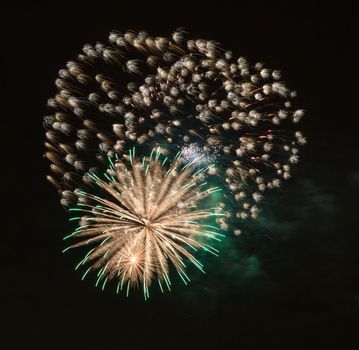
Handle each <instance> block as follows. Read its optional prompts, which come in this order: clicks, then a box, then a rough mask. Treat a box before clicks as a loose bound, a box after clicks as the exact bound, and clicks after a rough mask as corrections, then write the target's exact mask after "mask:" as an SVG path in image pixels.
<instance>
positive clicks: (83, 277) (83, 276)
mask: <svg viewBox="0 0 359 350" xmlns="http://www.w3.org/2000/svg"><path fill="white" fill-rule="evenodd" d="M90 270H91V266H90V267H89V268H88V269H87V270H86V272H85V273H84V274H83V275H82V278H81V281H83V280H84V279H85V277H86V275H87V274H88V273H89V272H90Z"/></svg>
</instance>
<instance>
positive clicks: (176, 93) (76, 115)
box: [44, 30, 306, 297]
mask: <svg viewBox="0 0 359 350" xmlns="http://www.w3.org/2000/svg"><path fill="white" fill-rule="evenodd" d="M56 86H57V88H58V90H59V92H58V93H57V94H56V95H55V96H54V98H51V99H49V101H48V106H49V107H50V108H51V109H52V111H53V113H52V114H51V115H49V116H46V117H45V118H44V126H45V128H46V129H47V132H46V137H47V140H48V141H47V142H46V144H45V145H46V147H47V149H48V150H47V152H46V153H45V156H46V157H47V158H48V159H49V160H50V161H51V163H52V164H51V170H52V172H53V175H49V176H48V180H49V181H50V182H51V183H52V184H53V185H54V186H55V187H56V188H57V189H58V192H59V194H60V196H61V204H62V205H63V206H64V207H66V208H69V210H70V211H71V210H79V211H80V212H82V215H83V216H80V217H79V226H78V228H77V229H76V231H75V234H72V235H70V237H73V236H75V237H78V238H82V237H87V236H91V238H90V239H87V240H81V241H80V242H79V243H75V244H73V245H72V246H70V247H75V246H81V245H87V244H93V243H96V242H97V244H98V243H99V244H98V245H97V246H95V248H93V249H92V250H90V253H87V255H86V257H85V258H84V260H83V261H81V263H80V264H79V265H78V267H79V266H81V265H83V264H84V263H85V262H90V261H95V262H94V263H93V265H92V266H91V267H90V268H89V269H88V270H87V271H86V273H87V272H88V271H90V270H91V269H93V270H96V269H99V273H98V281H97V283H99V281H100V280H103V281H104V282H103V283H104V285H105V284H106V281H107V279H108V278H110V279H111V278H113V277H114V276H117V277H118V280H119V286H120V287H121V288H122V286H124V285H127V287H126V288H127V291H128V289H129V288H130V287H131V286H135V285H139V284H142V286H143V288H144V295H145V297H147V296H148V287H149V286H150V284H151V282H152V280H155V279H157V280H158V282H159V284H160V287H161V289H162V284H161V283H162V282H163V281H164V283H165V284H167V286H168V287H169V285H170V280H169V277H168V276H169V267H168V262H169V261H170V262H171V264H172V265H173V266H174V267H175V269H176V270H177V272H178V273H179V275H180V276H181V278H182V279H183V280H184V281H186V280H187V279H188V277H187V275H186V274H185V272H184V266H185V261H184V259H185V260H188V261H191V262H192V263H193V264H194V265H196V266H197V267H198V268H200V269H202V265H201V263H200V262H199V261H198V260H197V259H196V258H195V257H194V256H193V255H192V253H190V252H189V251H188V250H187V249H186V248H185V246H188V247H190V249H197V248H205V250H207V251H211V252H214V251H213V249H214V248H212V247H210V246H209V245H207V243H203V242H202V238H206V237H207V239H213V238H217V239H218V235H220V234H215V232H216V229H215V228H214V226H213V225H207V226H206V224H205V222H207V224H208V220H210V217H211V216H216V224H217V226H218V228H219V229H220V230H221V231H228V232H233V233H234V234H236V235H238V234H240V232H241V231H240V228H239V227H240V222H241V220H244V219H246V218H247V217H252V218H256V217H257V214H258V208H257V203H258V202H260V201H261V200H262V198H263V193H264V192H265V190H266V189H272V188H278V187H280V186H281V182H282V180H283V179H288V178H289V177H290V176H291V167H292V165H294V164H296V163H298V161H299V155H298V153H299V149H298V148H299V146H300V145H303V144H304V143H305V142H306V139H305V137H304V136H303V134H302V133H301V132H300V131H289V130H290V129H292V128H290V127H288V125H289V124H291V123H294V124H296V123H298V122H299V121H300V119H301V118H302V117H303V115H304V111H303V110H301V109H294V108H293V107H292V101H291V100H292V99H293V97H295V95H296V93H295V92H294V91H291V90H290V89H288V88H287V86H286V85H285V83H284V82H283V81H282V77H281V73H280V71H278V70H271V69H268V68H266V67H265V66H264V64H263V63H256V64H254V65H251V64H249V62H248V61H247V60H246V59H245V58H243V57H239V58H235V57H234V56H233V54H232V52H231V51H225V50H223V49H222V48H221V47H220V46H219V44H218V43H216V42H215V41H210V40H203V39H197V40H192V39H187V38H186V33H185V32H184V31H183V30H177V31H175V32H174V33H173V35H172V38H165V37H152V36H150V35H149V34H148V33H147V32H143V31H142V32H139V33H136V32H133V31H127V32H125V33H124V34H121V33H119V32H116V31H114V32H111V33H110V35H109V40H108V43H107V44H106V45H104V44H102V43H97V44H96V45H94V46H93V45H90V44H86V45H85V46H84V47H83V51H82V53H80V54H79V55H78V56H77V58H76V60H73V61H70V62H68V63H67V65H66V68H65V69H61V70H60V71H59V77H58V79H57V80H56ZM135 150H136V153H137V155H136V154H135ZM150 153H151V154H150ZM149 154H150V155H149ZM154 154H155V155H154ZM140 159H142V160H141V161H140ZM161 159H166V161H164V162H163V161H160V160H161ZM170 159H173V161H171V160H170ZM181 167H182V169H184V170H180V168H181ZM102 173H104V174H105V179H104V180H101V179H100V178H99V177H98V175H96V174H102ZM176 177H178V178H177V179H176ZM199 180H200V181H202V182H201V183H199V182H200V181H199ZM166 181H168V183H167V182H166ZM207 183H213V184H216V185H217V186H215V187H214V188H215V189H216V190H217V189H218V187H220V189H221V193H222V199H221V200H220V201H219V200H217V203H216V207H215V208H208V209H201V208H202V207H203V203H204V202H206V201H203V198H204V197H205V196H210V195H211V193H212V192H213V191H215V190H214V189H213V188H210V189H209V190H206V191H202V188H203V186H206V184H207ZM99 190H100V192H102V195H101V196H97V195H95V194H94V193H95V192H96V191H97V192H98V191H99ZM184 190H185V191H184ZM183 191H184V192H183ZM182 192H183V197H181V196H179V194H180V193H182ZM160 193H161V195H159V194H160ZM173 193H176V195H175V196H173ZM174 198H176V199H175V200H174ZM138 201H140V202H141V201H142V202H141V203H140V202H138ZM207 201H208V200H207ZM161 208H162V209H161ZM163 208H167V211H166V210H164V209H163ZM156 211H157V214H155V213H156ZM159 213H160V214H159ZM156 215H157V216H156ZM173 225H174V226H173ZM172 226H173V227H172ZM208 226H210V227H212V228H211V229H209V227H208ZM171 227H172V228H171Z"/></svg>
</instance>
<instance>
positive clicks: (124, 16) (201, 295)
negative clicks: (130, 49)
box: [0, 1, 359, 350]
mask: <svg viewBox="0 0 359 350" xmlns="http://www.w3.org/2000/svg"><path fill="white" fill-rule="evenodd" d="M353 13H354V8H351V7H350V6H349V7H346V6H345V4H344V3H343V2H338V3H337V4H336V5H328V4H325V5H324V2H323V3H322V4H319V3H318V4H310V5H308V4H305V3H303V2H295V3H292V2H290V1H288V2H287V3H284V4H282V5H279V3H278V2H275V4H267V5H266V6H263V5H262V4H261V3H260V2H258V1H253V2H247V1H246V2H244V1H236V2H233V3H229V2H223V1H217V2H213V3H210V2H209V1H208V2H207V3H205V2H201V3H199V2H198V4H196V3H195V1H192V3H191V4H186V3H183V2H180V1H176V2H172V1H171V2H170V1H169V2H168V3H167V4H163V5H160V4H156V3H153V2H148V3H147V4H146V5H142V4H141V3H139V2H135V1H133V2H129V3H124V2H120V1H118V2H112V3H111V4H110V3H108V2H105V1H102V2H98V3H96V4H92V3H90V2H88V3H87V5H83V7H80V6H78V7H77V8H75V4H74V3H73V4H66V5H65V4H64V3H60V2H53V3H51V4H48V5H41V6H40V5H38V6H36V5H32V6H25V7H23V6H20V5H16V4H13V5H11V6H8V7H7V8H4V11H3V14H4V15H5V17H6V18H5V20H6V21H5V22H6V23H7V27H6V30H5V31H3V37H4V40H3V42H5V48H4V47H3V49H4V50H2V51H3V53H2V56H3V58H5V63H4V64H3V70H2V78H5V79H2V81H3V84H4V85H5V90H6V92H5V95H4V94H3V95H2V100H3V101H2V102H3V103H5V105H6V110H5V112H4V114H3V115H2V116H1V122H2V141H3V147H2V159H3V162H2V164H1V165H2V173H3V175H5V176H6V180H5V181H3V182H2V185H3V187H2V192H3V193H4V192H5V194H6V197H7V198H6V197H5V198H3V200H2V205H3V209H2V214H3V216H4V218H5V225H4V226H3V227H2V230H1V231H2V232H1V235H2V241H3V245H2V250H1V252H2V254H1V255H2V257H4V263H3V264H2V268H1V269H2V271H1V275H0V276H1V285H2V287H1V290H2V293H3V295H4V296H3V297H2V298H1V299H0V300H1V304H2V305H1V315H2V320H3V323H4V324H5V325H6V327H5V328H4V327H2V331H4V336H3V337H2V340H1V342H2V343H3V344H4V347H3V346H1V348H3V349H24V348H34V349H40V348H41V349H42V348H44V349H57V348H62V349H75V348H78V349H86V348H97V349H136V348H140V347H141V348H145V347H147V348H152V347H156V348H157V347H159V348H162V347H163V348H177V347H183V346H186V348H189V349H192V348H238V349H259V348H264V347H265V348H267V349H271V348H274V349H286V350H291V349H312V348H313V349H314V348H315V349H328V348H334V347H335V348H357V347H358V345H357V343H358V341H357V337H356V335H355V331H356V330H357V329H358V321H359V318H358V311H359V283H358V267H359V258H358V249H359V238H358V229H357V226H358V225H357V216H358V213H357V207H358V205H357V198H358V190H359V159H358V153H357V151H358V146H357V143H358V137H357V132H358V126H359V125H358V107H357V106H358V104H357V102H356V101H357V94H358V89H357V86H356V85H354V75H356V73H357V59H356V58H355V53H354V51H355V46H357V40H356V33H355V28H356V23H355V22H354V16H352V14H353ZM177 27H185V28H186V29H187V30H188V31H189V32H190V33H191V34H192V35H193V36H194V37H204V38H207V39H215V40H217V41H219V42H221V43H222V45H223V47H225V48H229V49H232V50H233V51H234V53H235V54H236V55H242V56H246V57H247V58H248V59H249V60H250V61H252V62H255V61H259V60H260V61H264V62H266V63H267V65H268V66H269V67H274V68H281V69H282V71H283V73H284V76H285V79H286V81H287V82H288V83H289V85H290V86H293V87H295V88H296V89H297V90H298V91H299V92H300V95H299V98H298V104H300V106H303V107H304V108H305V109H306V110H307V115H306V118H305V121H304V122H303V123H302V124H301V128H302V129H303V131H304V133H305V134H306V136H308V139H309V143H308V145H307V146H306V147H305V148H304V150H303V153H302V163H300V165H299V166H298V167H297V169H296V171H295V178H294V179H293V180H291V181H289V182H288V183H286V184H285V186H284V187H283V189H282V190H281V192H278V193H273V194H271V195H270V196H269V198H268V200H267V201H266V203H265V204H264V207H263V210H262V213H261V217H262V218H261V219H259V220H258V222H257V223H251V224H248V228H247V230H245V233H244V234H243V235H242V236H240V237H239V238H237V239H236V240H233V239H229V240H228V241H227V243H226V246H227V248H228V250H227V251H226V250H225V251H224V253H223V258H219V259H217V260H212V261H211V262H210V263H209V265H210V266H209V268H207V271H208V274H207V275H205V276H197V277H196V278H195V279H194V281H193V283H192V284H191V285H190V286H189V287H184V286H178V287H177V288H176V289H175V290H174V291H173V292H171V293H167V294H165V295H163V296H161V295H159V294H158V293H155V295H154V296H153V297H151V298H150V300H149V301H147V302H145V301H144V300H142V298H141V297H139V296H132V297H130V298H125V297H123V296H118V295H117V296H116V295H114V293H112V292H111V291H105V292H101V291H100V290H98V289H95V288H93V287H92V286H91V285H90V284H89V283H85V282H81V280H80V275H79V274H78V273H76V272H74V270H73V264H74V259H73V258H74V257H73V256H65V255H62V254H61V250H62V248H63V243H62V236H63V235H64V234H65V233H66V232H67V231H69V230H71V227H70V225H69V224H68V222H67V214H66V212H65V211H64V210H63V209H62V207H61V206H60V205H59V203H58V197H57V193H56V191H55V190H54V189H53V188H51V186H50V185H49V184H48V183H47V182H46V180H45V176H46V174H47V169H48V164H47V162H46V161H45V160H44V159H43V158H42V153H43V151H44V148H43V142H44V131H43V129H42V117H43V115H45V114H46V106H45V105H46V100H47V99H48V98H49V97H51V96H52V95H53V94H54V93H55V87H54V84H53V82H54V80H55V78H56V75H57V71H58V70H59V69H60V68H62V67H63V66H64V64H65V62H66V61H67V60H70V59H71V58H72V57H74V56H75V55H76V54H77V52H78V51H79V50H80V49H81V46H82V45H83V44H84V43H85V42H91V43H93V42H96V41H97V40H99V41H105V39H106V36H107V34H108V32H109V31H110V30H113V29H118V30H119V31H125V30H126V29H134V30H140V29H146V30H148V31H149V32H150V33H152V34H153V35H163V36H168V35H170V34H171V32H172V31H173V30H174V29H176V28H177ZM266 237H267V238H266ZM268 237H270V238H268ZM253 259H254V260H253ZM253 261H255V262H256V263H258V264H259V265H260V269H259V268H258V266H257V267H250V266H249V265H250V264H251V262H252V263H253ZM258 264H257V265H258ZM251 269H252V270H251ZM253 269H254V270H253ZM256 269H257V270H259V272H258V271H256ZM251 271H252V272H251Z"/></svg>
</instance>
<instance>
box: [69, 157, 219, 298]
mask: <svg viewBox="0 0 359 350" xmlns="http://www.w3.org/2000/svg"><path fill="white" fill-rule="evenodd" d="M134 153H135V151H134V150H132V152H130V154H129V157H127V159H123V160H119V159H118V160H116V161H115V162H113V161H112V160H111V159H110V164H111V167H110V169H109V170H108V171H107V173H106V174H105V177H106V180H103V179H100V178H99V177H98V176H97V175H95V174H93V173H90V174H89V176H90V177H91V178H92V179H93V180H94V182H96V183H97V185H98V186H99V187H100V188H101V190H102V191H103V193H104V195H102V196H97V195H94V194H90V193H85V192H80V196H81V197H80V198H82V200H83V203H81V204H80V206H79V207H78V208H72V209H70V210H71V211H80V212H81V213H83V216H81V217H78V219H80V221H79V227H78V228H77V229H76V230H75V232H74V233H72V234H71V235H69V236H67V237H65V239H67V238H70V237H76V238H78V239H79V241H78V242H77V243H75V244H72V245H70V246H69V247H68V248H66V249H65V250H64V251H66V250H68V249H71V248H75V247H80V246H86V245H91V244H95V246H94V247H93V248H92V249H91V250H90V251H89V252H88V253H87V254H86V256H85V257H84V258H83V259H82V260H81V261H80V263H79V264H78V265H77V267H76V269H78V268H79V267H80V266H81V265H84V264H85V263H91V266H90V267H89V268H88V269H87V271H86V272H85V274H84V276H83V278H84V277H85V276H86V274H87V273H88V272H90V270H98V272H97V282H96V286H97V285H98V284H99V283H100V282H101V283H102V288H105V285H106V283H107V281H108V280H109V279H117V280H118V282H117V292H118V291H119V289H122V288H123V287H124V286H126V289H127V294H128V292H129V289H130V287H136V286H139V285H142V286H143V292H144V296H145V298H147V297H148V296H149V290H148V287H149V286H150V285H151V283H152V282H153V280H156V279H157V281H158V283H159V286H160V288H161V290H162V291H163V286H162V282H163V281H164V283H165V284H166V285H167V287H168V289H170V284H171V282H170V279H169V270H170V265H172V266H173V267H174V268H175V270H176V271H177V272H178V274H179V276H180V277H181V278H182V280H183V282H184V283H186V284H187V281H189V277H188V276H187V274H186V273H185V268H186V261H190V262H192V263H193V264H194V265H195V266H196V267H197V268H198V269H200V270H201V271H203V265H202V263H201V262H199V261H198V260H197V259H196V258H195V256H194V255H193V253H192V251H197V250H198V249H201V248H202V249H205V250H206V251H208V252H210V253H212V254H216V252H217V250H216V249H215V248H213V247H211V246H210V245H209V244H207V243H206V241H207V240H208V239H216V240H219V237H220V236H222V235H221V234H220V233H219V232H218V231H217V228H216V227H214V226H211V225H207V224H205V222H206V220H207V219H209V218H210V217H211V216H221V215H223V214H221V213H218V212H216V210H214V209H213V208H205V209H201V207H199V203H200V202H202V200H203V199H204V198H206V197H208V196H210V195H211V194H212V193H214V192H216V191H219V190H220V189H219V188H218V187H211V188H205V187H206V183H203V182H202V181H203V180H202V177H203V173H205V172H206V171H208V170H209V169H210V167H211V166H205V167H202V168H199V164H200V163H201V162H200V157H198V158H195V159H194V160H192V161H191V162H189V163H187V164H183V158H182V157H181V154H178V155H177V156H176V158H175V159H174V161H172V162H171V164H169V165H168V166H166V163H167V158H165V159H164V160H162V159H160V158H161V157H160V153H159V152H157V153H154V152H152V153H151V156H150V157H147V158H146V157H144V158H142V160H140V159H138V158H136V157H135V154H134Z"/></svg>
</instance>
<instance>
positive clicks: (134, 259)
mask: <svg viewBox="0 0 359 350" xmlns="http://www.w3.org/2000/svg"><path fill="white" fill-rule="evenodd" d="M136 260H137V258H136V257H135V256H131V259H130V262H131V264H134V263H135V262H136Z"/></svg>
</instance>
